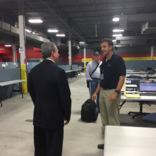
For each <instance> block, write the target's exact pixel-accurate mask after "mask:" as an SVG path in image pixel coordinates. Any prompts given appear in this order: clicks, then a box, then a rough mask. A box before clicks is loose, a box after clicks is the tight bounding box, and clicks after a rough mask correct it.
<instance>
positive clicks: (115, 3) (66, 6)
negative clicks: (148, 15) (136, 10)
mask: <svg viewBox="0 0 156 156" xmlns="http://www.w3.org/2000/svg"><path fill="white" fill-rule="evenodd" d="M44 2H45V3H47V2H51V1H44ZM28 3H30V4H34V3H35V2H34V1H28ZM36 3H37V1H36ZM124 3H125V4H130V5H132V4H134V7H135V6H136V4H137V3H138V4H139V5H140V4H141V3H148V2H147V0H139V1H137V0H131V1H125V2H124ZM93 4H94V3H93V2H89V3H88V4H83V5H82V3H81V4H80V3H79V4H76V7H77V8H78V7H79V8H82V7H90V6H92V5H93ZM113 4H114V5H115V6H119V5H122V4H123V0H120V1H116V0H115V1H114V2H113V1H111V2H108V1H107V2H96V3H95V5H96V6H97V7H98V6H99V7H101V6H106V5H111V6H112V5H113ZM51 8H52V9H53V8H59V7H57V6H55V7H53V6H52V7H51ZM63 8H64V9H71V8H73V6H69V5H64V6H63Z"/></svg>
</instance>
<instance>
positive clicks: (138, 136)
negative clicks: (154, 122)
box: [104, 126, 156, 156]
mask: <svg viewBox="0 0 156 156" xmlns="http://www.w3.org/2000/svg"><path fill="white" fill-rule="evenodd" d="M104 145H105V146H104V156H156V128H141V127H126V126H106V130H105V142H104Z"/></svg>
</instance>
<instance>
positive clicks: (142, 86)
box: [139, 82, 156, 92]
mask: <svg viewBox="0 0 156 156" xmlns="http://www.w3.org/2000/svg"><path fill="white" fill-rule="evenodd" d="M139 91H140V92H156V82H150V83H146V82H140V83H139Z"/></svg>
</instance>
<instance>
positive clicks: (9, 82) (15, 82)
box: [0, 80, 26, 107]
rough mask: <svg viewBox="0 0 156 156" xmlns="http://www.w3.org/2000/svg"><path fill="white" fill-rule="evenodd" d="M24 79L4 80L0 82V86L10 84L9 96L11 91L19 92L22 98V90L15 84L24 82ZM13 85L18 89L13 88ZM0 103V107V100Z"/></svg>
mask: <svg viewBox="0 0 156 156" xmlns="http://www.w3.org/2000/svg"><path fill="white" fill-rule="evenodd" d="M24 81H26V80H12V81H5V82H0V87H4V86H8V85H12V91H11V94H10V97H11V95H12V92H21V94H22V98H23V93H22V90H21V88H20V87H18V86H16V85H15V84H17V83H19V84H20V83H21V82H24ZM14 86H16V87H18V88H19V90H14ZM0 103H1V107H2V102H1V101H0Z"/></svg>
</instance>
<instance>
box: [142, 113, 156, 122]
mask: <svg viewBox="0 0 156 156" xmlns="http://www.w3.org/2000/svg"><path fill="white" fill-rule="evenodd" d="M142 120H143V121H144V122H148V123H153V124H156V113H151V114H148V115H146V116H144V117H143V119H142Z"/></svg>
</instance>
